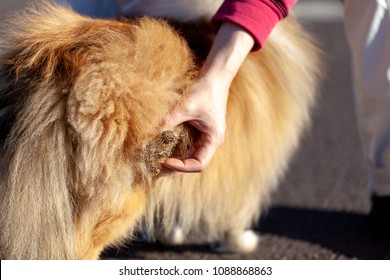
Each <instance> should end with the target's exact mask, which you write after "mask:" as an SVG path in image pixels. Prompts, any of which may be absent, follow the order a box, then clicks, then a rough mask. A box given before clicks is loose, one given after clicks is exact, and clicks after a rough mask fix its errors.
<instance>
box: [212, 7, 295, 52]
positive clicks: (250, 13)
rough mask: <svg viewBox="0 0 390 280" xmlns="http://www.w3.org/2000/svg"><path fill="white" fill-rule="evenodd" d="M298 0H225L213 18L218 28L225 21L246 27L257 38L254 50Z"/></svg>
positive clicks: (213, 22)
mask: <svg viewBox="0 0 390 280" xmlns="http://www.w3.org/2000/svg"><path fill="white" fill-rule="evenodd" d="M296 2H297V0H225V1H224V2H223V4H222V5H221V7H220V8H219V10H218V11H217V13H216V14H215V15H214V16H213V18H212V19H211V24H212V25H213V26H214V27H215V28H218V27H219V26H220V25H221V24H222V22H223V21H228V22H232V23H234V24H237V25H239V26H241V27H242V28H244V29H245V30H246V31H248V33H249V34H251V35H252V37H253V39H254V40H255V46H254V47H253V50H258V49H260V48H261V47H262V46H263V45H264V43H265V41H266V40H267V38H268V36H269V34H270V33H271V31H272V29H273V28H274V26H275V25H276V23H278V22H279V21H280V20H281V19H283V18H284V17H286V16H287V15H288V14H289V13H290V8H291V6H292V5H294V4H295V3H296Z"/></svg>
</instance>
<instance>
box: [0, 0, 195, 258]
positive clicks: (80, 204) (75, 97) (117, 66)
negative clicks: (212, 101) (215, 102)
mask: <svg viewBox="0 0 390 280" xmlns="http://www.w3.org/2000/svg"><path fill="white" fill-rule="evenodd" d="M2 31H3V32H2V34H1V46H2V50H1V63H2V65H1V70H0V71H1V72H0V73H1V76H0V77H1V78H0V80H1V83H0V98H1V105H2V107H5V106H8V107H7V108H5V109H3V110H2V116H1V117H2V118H1V120H2V124H1V128H2V130H4V129H5V128H6V124H7V122H8V123H9V122H13V121H14V123H13V124H12V125H11V129H10V132H9V133H5V132H4V131H2V134H7V135H8V136H7V137H6V139H5V143H4V144H3V146H2V151H1V155H2V156H1V168H0V170H1V172H2V173H1V178H0V180H1V181H0V192H1V194H0V199H1V200H0V207H1V209H0V213H1V218H0V232H1V236H0V250H1V252H0V257H1V259H74V258H76V259H84V258H88V259H89V258H92V259H93V258H97V257H98V256H99V253H100V252H101V250H102V248H103V247H104V246H106V245H108V244H110V243H113V242H114V243H115V242H117V241H119V240H121V239H122V238H123V237H125V236H126V235H128V234H129V232H130V233H131V229H132V228H133V227H134V225H135V223H136V221H137V219H138V218H139V216H140V215H141V214H142V213H143V210H144V207H145V199H146V190H147V184H149V183H150V179H151V174H152V173H151V172H150V168H148V163H147V162H146V161H145V160H144V158H145V156H148V153H150V152H149V151H144V149H143V147H145V146H146V147H147V144H145V143H147V142H148V140H150V139H151V137H152V136H154V135H153V133H155V131H157V126H158V124H159V123H160V122H161V118H162V117H163V116H164V115H165V114H166V113H167V112H168V110H169V109H171V108H172V107H173V106H174V105H175V104H176V103H177V102H178V101H179V99H180V98H182V95H183V93H184V92H185V91H186V88H187V86H188V85H189V82H190V81H191V79H192V77H193V75H192V71H193V69H192V67H193V65H192V60H191V54H190V52H189V49H188V47H187V46H186V44H185V42H184V41H183V40H182V39H181V38H179V36H177V35H176V34H175V33H174V32H173V31H172V29H171V28H169V27H168V25H167V24H165V23H164V22H159V21H155V20H149V19H143V20H139V21H137V22H133V23H120V22H117V21H104V20H93V19H90V18H86V17H81V16H79V15H77V14H75V13H73V12H70V11H69V10H67V9H65V8H60V7H53V6H50V5H44V6H43V5H42V4H41V5H39V8H38V10H36V9H35V8H30V9H29V10H27V11H25V12H24V13H22V14H20V13H18V17H15V18H14V19H13V20H11V21H10V22H8V24H7V25H2ZM13 119H14V120H13ZM155 134H157V133H155ZM160 148H161V147H160ZM158 156H159V155H157V156H156V157H158ZM151 158H153V157H151Z"/></svg>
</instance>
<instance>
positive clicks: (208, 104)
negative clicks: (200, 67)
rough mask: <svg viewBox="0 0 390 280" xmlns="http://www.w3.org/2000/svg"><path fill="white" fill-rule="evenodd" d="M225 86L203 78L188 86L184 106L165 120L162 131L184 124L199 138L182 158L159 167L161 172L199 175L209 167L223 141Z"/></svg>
mask: <svg viewBox="0 0 390 280" xmlns="http://www.w3.org/2000/svg"><path fill="white" fill-rule="evenodd" d="M229 86H230V83H229V79H226V78H225V77H223V76H219V75H218V74H216V75H212V74H209V75H206V76H205V77H202V78H200V79H199V80H198V81H197V82H196V83H195V84H194V85H193V86H192V88H191V89H190V91H189V93H188V97H187V98H186V99H185V100H184V102H183V103H181V104H180V106H178V107H177V108H175V109H174V110H173V111H172V112H170V113H169V114H168V115H167V116H166V118H165V123H164V126H165V127H169V128H171V127H175V126H177V125H179V124H181V123H184V122H186V123H188V124H190V125H192V126H194V127H195V128H196V129H197V130H198V131H199V132H200V133H201V134H200V137H199V138H198V139H197V142H196V143H195V149H194V150H193V151H191V152H190V153H189V154H188V155H187V156H186V158H184V159H177V158H169V159H167V160H166V161H165V162H164V164H163V165H164V167H165V168H167V169H169V170H173V171H180V172H200V171H203V170H204V169H205V168H206V166H207V165H208V164H209V163H210V161H211V159H212V157H213V156H214V154H215V152H216V150H217V148H218V147H219V146H220V145H222V143H223V141H224V137H225V128H226V120H225V117H226V103H227V96H228V91H229Z"/></svg>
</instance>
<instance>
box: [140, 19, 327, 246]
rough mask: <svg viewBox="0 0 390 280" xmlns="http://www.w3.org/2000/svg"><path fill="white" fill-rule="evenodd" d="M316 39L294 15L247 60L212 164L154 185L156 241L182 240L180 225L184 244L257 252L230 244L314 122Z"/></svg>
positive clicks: (152, 231) (151, 217) (150, 208)
mask: <svg viewBox="0 0 390 280" xmlns="http://www.w3.org/2000/svg"><path fill="white" fill-rule="evenodd" d="M205 41H207V39H206V40H205ZM311 41H312V40H311V39H310V38H309V36H308V34H306V32H305V31H304V30H303V29H302V28H301V27H300V26H299V25H298V23H297V22H295V20H294V19H293V18H289V19H286V20H284V21H282V22H281V23H280V24H279V25H278V26H277V27H276V29H274V31H273V32H272V34H271V36H270V38H269V39H268V42H267V44H266V45H265V47H264V48H263V49H262V50H261V51H259V52H255V53H251V54H250V55H249V56H248V58H247V59H246V61H245V63H244V64H243V65H242V67H241V69H240V71H239V73H238V74H237V76H236V78H235V79H234V81H233V84H232V86H231V89H230V95H229V101H228V108H227V129H226V137H225V142H224V144H223V145H222V146H221V147H220V149H219V150H218V151H217V153H216V155H215V156H214V158H213V160H212V162H211V164H210V165H209V166H208V168H207V169H206V170H205V171H204V172H202V173H200V174H185V175H176V176H167V177H162V178H159V179H158V180H157V182H156V184H155V186H154V187H153V188H151V190H150V192H149V196H148V203H147V212H146V213H147V214H146V222H145V225H146V228H147V229H148V230H147V232H148V234H149V236H150V237H151V238H152V239H159V240H161V241H163V242H167V243H178V242H176V241H175V230H176V232H177V229H178V228H180V230H181V231H180V235H181V236H188V237H190V238H186V237H184V238H182V239H183V240H182V241H181V242H179V243H182V242H184V243H185V242H186V240H187V242H192V243H193V242H195V243H199V242H213V241H222V243H225V244H224V245H225V246H226V247H227V248H225V249H226V250H228V251H251V250H253V249H254V248H255V246H254V247H252V248H251V249H250V250H248V249H246V244H241V245H240V244H236V245H233V247H232V246H230V245H229V244H232V243H236V240H234V239H240V238H241V234H245V230H246V229H248V228H250V227H251V226H252V224H253V223H255V222H256V221H258V218H259V215H260V214H261V211H262V210H263V209H264V208H265V207H267V205H268V203H269V200H270V193H271V191H272V190H274V189H275V187H276V186H277V184H278V181H279V179H280V178H281V176H282V175H283V174H284V172H285V171H286V168H287V166H288V163H289V160H290V158H291V157H292V155H293V154H294V151H296V150H297V148H298V145H299V141H300V139H301V136H302V134H303V132H304V131H305V130H307V128H308V127H309V125H310V109H311V108H312V105H313V103H314V101H315V95H316V94H315V93H316V86H317V83H318V80H317V78H318V77H319V71H320V69H321V67H320V61H319V56H318V50H317V48H316V47H315V46H314V45H313V44H312V42H311ZM232 239H233V240H232Z"/></svg>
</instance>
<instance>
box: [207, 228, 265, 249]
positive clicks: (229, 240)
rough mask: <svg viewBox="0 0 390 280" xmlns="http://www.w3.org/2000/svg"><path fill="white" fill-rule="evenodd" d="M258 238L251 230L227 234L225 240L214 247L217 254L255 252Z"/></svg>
mask: <svg viewBox="0 0 390 280" xmlns="http://www.w3.org/2000/svg"><path fill="white" fill-rule="evenodd" d="M259 242H260V237H259V235H258V234H256V233H255V232H254V231H253V230H244V231H240V232H237V231H235V232H228V233H227V234H226V236H225V239H224V240H223V241H222V242H221V243H219V244H218V245H216V246H214V251H216V252H219V253H251V252H253V251H254V250H256V248H257V245H258V244H259Z"/></svg>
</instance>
